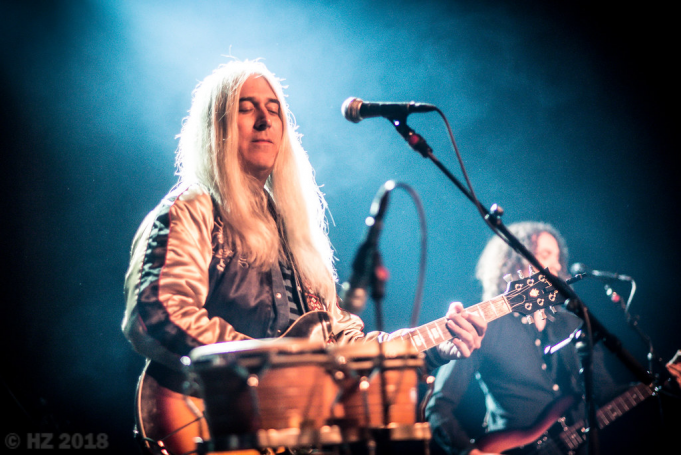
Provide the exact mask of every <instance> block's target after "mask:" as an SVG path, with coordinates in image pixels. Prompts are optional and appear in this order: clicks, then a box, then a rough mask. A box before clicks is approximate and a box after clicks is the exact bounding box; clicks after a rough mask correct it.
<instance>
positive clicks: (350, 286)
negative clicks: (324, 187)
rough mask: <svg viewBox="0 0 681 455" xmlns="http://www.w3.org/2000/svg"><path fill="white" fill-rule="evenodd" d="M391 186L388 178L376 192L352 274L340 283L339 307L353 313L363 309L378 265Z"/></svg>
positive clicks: (392, 185) (353, 263)
mask: <svg viewBox="0 0 681 455" xmlns="http://www.w3.org/2000/svg"><path fill="white" fill-rule="evenodd" d="M393 188H395V182H394V181H392V180H388V181H387V182H386V183H384V184H383V186H382V187H381V188H380V189H379V191H378V193H376V196H375V197H374V200H373V202H372V203H371V210H370V212H371V216H369V217H368V218H367V219H366V224H367V226H369V231H368V232H367V236H366V238H365V240H364V242H363V243H362V245H361V246H360V247H359V249H358V250H357V254H356V255H355V260H354V261H353V262H352V275H351V276H350V279H349V280H348V281H346V282H345V283H343V285H342V288H343V291H342V295H341V308H342V309H344V310H346V311H348V312H350V313H353V314H359V313H361V312H362V311H363V310H364V306H365V305H366V301H367V288H368V287H369V286H370V285H371V283H372V281H373V279H372V278H373V276H374V274H375V271H376V270H375V269H376V267H377V266H378V265H379V264H377V263H376V260H375V259H376V254H377V250H378V237H379V234H380V233H381V230H382V229H383V217H384V216H385V212H386V209H387V207H388V197H389V195H390V191H392V189H393Z"/></svg>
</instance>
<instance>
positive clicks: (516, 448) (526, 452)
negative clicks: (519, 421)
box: [476, 384, 653, 455]
mask: <svg viewBox="0 0 681 455" xmlns="http://www.w3.org/2000/svg"><path fill="white" fill-rule="evenodd" d="M652 395H653V391H652V390H651V388H650V387H648V386H647V385H645V384H638V385H636V386H634V387H632V388H631V389H629V390H627V391H626V392H625V393H623V394H622V395H620V396H618V397H617V398H615V399H614V400H612V401H610V402H609V403H607V404H606V405H604V406H602V407H601V408H600V409H599V410H598V411H597V412H596V421H597V422H598V428H599V429H603V428H605V427H606V426H607V425H609V424H611V423H612V422H614V421H615V420H616V419H617V418H619V417H621V416H622V415H624V413H625V412H627V411H629V410H631V409H633V408H634V407H636V406H637V405H639V404H641V403H643V402H644V401H645V400H646V399H647V398H648V397H650V396H652ZM576 401H577V398H576V397H574V396H566V397H562V398H559V399H558V400H556V401H555V402H554V403H553V404H551V405H549V406H548V407H547V409H546V410H545V411H544V412H543V413H542V414H541V415H540V416H539V418H538V419H537V423H535V424H534V425H533V426H532V427H530V428H526V429H521V430H501V431H495V432H492V433H488V434H486V435H484V436H482V437H481V438H480V439H479V440H478V441H476V442H477V446H478V448H479V449H480V450H481V451H483V452H494V453H501V452H504V453H512V454H522V455H530V454H536V455H540V454H573V453H575V451H576V450H577V449H579V448H580V447H581V446H582V445H584V443H586V434H585V432H584V431H585V422H584V421H583V420H580V421H579V422H577V423H575V424H574V425H571V426H567V425H566V424H565V418H564V417H562V416H563V415H564V413H565V411H567V410H568V409H569V408H570V407H571V406H572V405H573V404H574V403H575V402H576Z"/></svg>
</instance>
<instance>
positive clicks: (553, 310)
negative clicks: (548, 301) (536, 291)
mask: <svg viewBox="0 0 681 455" xmlns="http://www.w3.org/2000/svg"><path fill="white" fill-rule="evenodd" d="M549 309H550V310H551V313H553V314H556V313H557V312H558V310H556V309H555V308H554V307H552V306H550V307H549Z"/></svg>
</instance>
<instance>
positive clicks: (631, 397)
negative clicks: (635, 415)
mask: <svg viewBox="0 0 681 455" xmlns="http://www.w3.org/2000/svg"><path fill="white" fill-rule="evenodd" d="M652 394H653V391H652V390H651V389H650V387H648V386H646V385H645V384H638V385H636V386H635V387H632V388H631V389H629V390H627V391H626V392H624V393H623V394H622V395H620V396H618V397H617V398H615V399H614V400H612V401H611V402H609V403H607V404H605V405H603V406H601V407H600V408H599V409H598V411H596V421H597V422H598V428H599V429H603V428H605V427H606V426H607V425H610V424H611V423H612V422H613V421H615V419H617V418H618V417H621V416H622V415H623V414H624V413H625V412H627V411H629V410H631V409H632V408H634V407H635V406H637V405H639V404H640V403H642V402H643V401H645V399H646V398H648V397H649V396H651V395H652ZM584 425H585V422H584V421H579V422H577V423H576V424H574V425H572V426H571V427H569V428H567V429H566V430H565V431H564V432H563V433H561V435H560V438H561V439H562V440H563V443H564V444H565V445H566V446H567V447H569V448H570V449H572V450H576V449H577V448H578V447H579V446H581V445H582V444H583V443H584V442H585V440H586V437H585V435H584V433H583V431H582V429H583V428H584Z"/></svg>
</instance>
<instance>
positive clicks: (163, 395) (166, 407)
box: [135, 311, 333, 455]
mask: <svg viewBox="0 0 681 455" xmlns="http://www.w3.org/2000/svg"><path fill="white" fill-rule="evenodd" d="M282 338H300V339H305V340H310V341H313V342H314V341H319V342H326V343H330V342H333V335H332V332H331V320H330V318H329V315H328V314H327V313H326V312H324V311H311V312H308V313H305V314H304V315H303V316H301V317H300V318H299V319H298V320H297V321H296V322H295V323H294V324H292V325H291V327H290V328H289V329H288V330H287V331H286V333H284V334H283V335H282ZM151 369H152V370H154V371H159V368H155V369H154V368H151ZM149 370H150V368H149V364H147V366H145V368H144V371H143V372H142V375H141V376H140V378H139V382H138V384H137V396H136V400H135V401H136V403H135V405H136V406H135V407H136V423H137V432H138V438H139V439H140V442H141V444H142V446H143V447H144V448H145V449H146V450H147V451H149V452H150V453H152V454H165V455H167V454H168V453H170V454H171V455H179V454H184V453H188V452H193V451H196V439H197V438H200V439H202V440H203V441H208V440H209V439H210V432H209V430H208V423H207V421H206V418H205V416H204V412H205V406H204V402H203V400H201V399H200V398H197V397H194V396H189V395H185V394H183V393H179V392H178V391H174V390H172V389H173V388H176V387H167V386H164V385H161V383H160V382H159V380H158V379H157V378H156V377H155V374H150V373H149ZM163 370H165V369H164V368H161V371H163ZM301 371H302V370H301ZM281 379H282V380H283V381H286V378H285V377H282V378H281ZM290 379H291V378H290ZM300 379H301V378H298V380H300ZM302 379H304V378H302ZM161 382H163V381H161ZM234 405H235V406H236V403H234ZM238 409H239V407H238V406H236V408H235V409H234V410H235V412H236V411H237V410H238ZM230 453H232V454H243V455H259V454H260V453H261V452H260V451H259V450H239V451H230Z"/></svg>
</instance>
